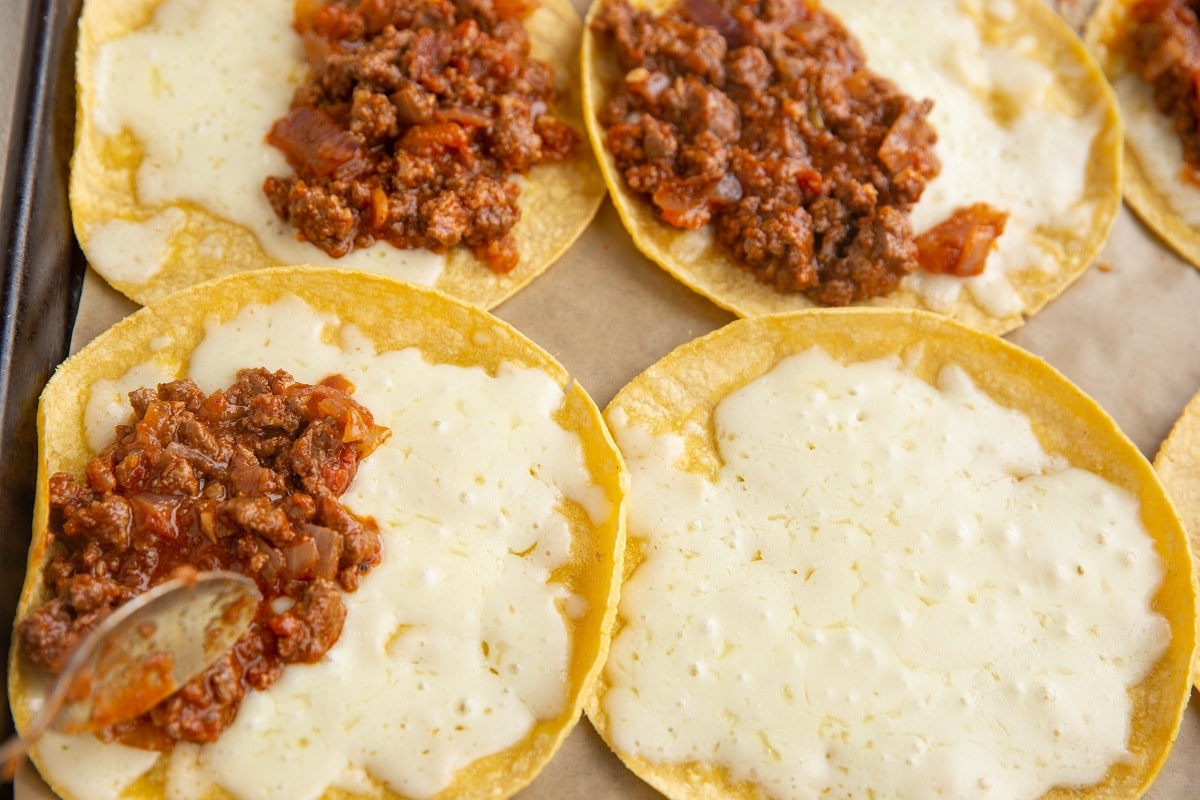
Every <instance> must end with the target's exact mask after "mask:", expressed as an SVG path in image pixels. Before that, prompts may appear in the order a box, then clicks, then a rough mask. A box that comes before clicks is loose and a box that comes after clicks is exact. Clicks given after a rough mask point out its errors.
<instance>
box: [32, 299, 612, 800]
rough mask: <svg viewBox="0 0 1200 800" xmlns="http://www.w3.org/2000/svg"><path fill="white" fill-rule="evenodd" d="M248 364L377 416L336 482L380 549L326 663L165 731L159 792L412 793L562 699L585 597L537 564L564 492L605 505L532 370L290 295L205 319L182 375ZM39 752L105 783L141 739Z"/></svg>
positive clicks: (551, 389) (228, 377) (92, 794)
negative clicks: (460, 363) (218, 719)
mask: <svg viewBox="0 0 1200 800" xmlns="http://www.w3.org/2000/svg"><path fill="white" fill-rule="evenodd" d="M331 334H336V335H331ZM245 365H267V366H269V368H271V369H285V370H288V371H289V372H291V373H292V374H293V375H294V376H295V377H296V378H297V379H298V380H301V381H306V382H315V381H318V380H320V379H321V378H323V377H325V376H326V375H329V374H331V373H341V374H343V375H345V376H346V377H348V378H349V379H350V380H351V381H352V382H353V383H354V384H355V386H356V387H357V391H356V393H355V398H356V399H358V400H359V401H360V402H362V403H363V404H364V405H366V406H367V407H368V408H369V409H371V411H372V412H373V414H374V415H375V418H376V421H377V422H378V423H379V424H382V425H386V426H388V427H389V428H390V429H391V431H392V435H391V438H390V439H388V441H387V442H385V443H384V445H382V446H381V447H379V448H378V449H377V450H376V451H375V452H374V453H372V454H371V456H370V457H369V458H367V459H366V460H365V461H364V462H363V463H362V464H361V466H360V468H359V471H358V474H357V476H356V478H355V480H354V483H353V485H352V486H351V488H350V490H349V491H348V492H347V494H346V495H345V497H344V500H345V502H346V504H347V506H349V507H350V508H351V509H352V510H353V511H355V512H356V513H359V514H365V515H369V516H371V517H373V518H374V519H375V520H376V521H377V522H378V523H379V527H380V531H381V534H382V538H383V547H384V557H383V562H382V564H381V565H380V566H379V567H378V568H376V569H375V570H374V571H373V572H372V573H371V574H370V575H369V576H368V577H367V578H366V579H365V580H364V581H363V583H362V586H361V587H360V588H359V590H358V591H357V592H355V593H353V594H347V595H345V596H344V598H345V601H346V605H347V608H348V613H347V617H346V623H345V627H344V629H343V632H342V635H341V638H340V639H339V640H338V642H337V644H336V645H335V646H334V647H333V648H332V649H331V650H330V651H329V652H328V653H327V655H326V656H325V658H324V659H323V660H322V661H321V662H320V663H318V664H315V665H311V666H310V665H293V666H290V667H288V668H287V669H286V670H285V672H284V675H283V677H282V678H281V679H280V680H279V681H278V682H276V683H275V684H274V685H272V686H271V687H270V688H269V689H268V690H267V691H265V692H252V693H250V694H249V695H248V696H247V698H246V700H245V702H244V703H243V705H242V707H241V710H240V712H239V714H238V717H237V720H236V721H235V723H234V724H233V726H232V727H230V728H229V729H228V730H226V731H225V732H224V733H223V734H222V736H221V738H220V739H219V741H218V742H217V743H216V744H213V745H206V746H203V747H182V748H179V749H177V751H176V752H175V754H174V756H173V757H172V758H171V762H170V768H169V770H168V779H169V780H168V791H169V793H170V796H171V797H173V798H188V797H195V796H199V795H201V794H202V793H203V792H204V790H205V789H206V787H207V786H209V785H210V784H217V785H219V786H221V787H222V788H224V789H225V790H227V791H228V792H230V793H231V794H232V795H233V796H235V797H237V798H243V799H244V800H257V799H260V798H261V799H262V800H267V798H280V797H286V798H289V800H304V799H305V798H315V797H319V796H320V795H321V794H322V793H323V792H324V791H325V790H326V789H327V788H329V787H331V786H340V787H345V788H352V789H353V788H358V789H360V790H362V789H363V787H364V786H365V785H369V784H368V783H367V778H366V775H367V774H369V775H371V776H373V777H374V778H375V779H376V780H378V781H382V782H384V783H386V784H388V785H389V786H390V787H391V788H392V789H393V790H394V791H396V792H399V793H401V794H403V795H405V796H408V797H414V798H420V797H427V796H430V795H432V794H435V793H436V792H438V791H439V790H441V789H442V788H444V787H445V786H446V785H447V784H448V782H449V781H450V780H451V779H452V777H453V775H454V773H455V771H456V770H458V769H460V768H461V767H464V766H466V765H468V764H470V763H472V762H474V761H475V760H476V759H478V758H480V757H482V756H485V755H488V754H490V753H494V752H497V751H499V750H501V749H503V748H505V747H508V746H510V745H512V744H514V743H516V742H518V741H520V740H521V739H522V738H523V737H524V736H525V735H526V734H527V733H528V731H529V730H530V727H531V726H532V725H533V724H534V723H535V721H537V720H539V719H545V718H549V717H552V716H554V715H555V714H557V713H559V712H560V711H561V709H562V708H563V707H564V705H563V704H564V703H565V702H566V671H567V668H568V661H569V659H570V656H571V645H570V641H569V639H568V632H567V628H566V623H565V620H564V617H565V616H569V615H571V614H577V613H579V611H580V608H581V604H582V603H584V602H585V601H584V600H583V598H580V597H576V596H573V595H571V594H570V593H569V592H568V591H567V590H566V589H565V587H564V586H563V585H561V584H559V583H557V582H554V581H552V580H551V579H550V575H551V573H552V571H553V570H554V569H556V568H557V567H559V566H561V565H563V564H565V563H566V561H567V559H568V557H569V551H570V545H571V541H570V530H569V527H568V523H567V520H566V518H565V517H564V516H563V513H562V509H563V503H564V499H570V500H573V501H575V502H578V503H580V504H581V505H582V506H583V508H584V509H585V510H586V511H587V512H588V513H589V514H591V515H592V516H593V519H594V520H595V521H597V522H599V521H601V520H602V519H604V518H605V517H607V515H608V514H609V513H610V509H609V508H608V504H607V501H606V499H605V497H604V495H603V493H602V492H601V491H600V490H599V489H598V488H597V487H595V486H594V484H593V483H592V482H591V480H590V476H589V473H588V472H587V470H586V468H585V466H584V464H583V454H582V446H581V443H580V441H579V439H578V437H577V436H576V435H575V434H573V433H571V432H569V431H566V430H564V429H563V428H562V427H560V426H559V425H558V424H557V423H556V422H555V421H554V419H553V416H552V415H553V414H554V413H555V411H556V410H557V409H558V408H559V407H560V405H561V403H562V400H563V391H562V389H561V388H560V387H559V386H558V385H557V384H556V383H555V382H554V380H553V379H552V378H551V377H550V376H548V375H547V374H546V373H544V372H542V371H540V370H535V369H518V368H515V367H511V368H509V367H506V368H502V369H501V371H500V373H499V374H497V375H496V376H495V377H491V376H489V375H487V374H486V373H485V372H484V371H483V370H482V369H479V368H463V367H456V366H449V365H444V364H430V363H428V362H427V361H425V359H424V358H423V357H422V354H421V353H420V352H419V351H418V350H415V349H406V350H399V351H389V352H376V349H375V347H374V346H373V345H372V343H371V342H370V341H369V340H368V339H367V338H366V337H364V336H363V335H362V334H361V333H360V332H359V331H358V330H357V329H356V328H355V327H354V326H353V325H351V324H340V323H339V320H337V319H336V318H334V317H331V316H328V315H320V314H317V313H316V312H314V311H313V310H312V309H311V308H309V307H308V306H307V305H305V304H304V303H303V302H301V301H300V300H298V299H296V298H294V297H293V298H289V299H284V300H280V301H279V302H277V303H275V304H273V305H271V306H254V305H252V306H247V307H246V308H244V309H243V310H242V311H241V312H240V314H239V315H238V316H237V317H236V318H234V319H233V320H231V321H229V322H227V323H224V324H212V325H210V326H209V327H208V328H207V330H206V334H205V337H204V340H203V341H202V343H201V344H200V346H199V347H198V348H197V349H196V351H195V353H194V355H193V357H192V360H191V364H190V368H189V374H190V375H191V376H192V377H193V378H194V379H195V380H196V381H197V383H199V384H200V386H201V388H203V389H204V390H205V391H206V392H211V391H213V390H215V389H217V388H221V387H224V386H227V385H228V384H229V383H230V382H231V381H232V380H233V377H234V372H235V370H236V368H237V366H245ZM137 369H138V368H135V370H133V371H131V372H137ZM131 377H139V375H132V376H131ZM116 383H117V384H118V385H120V386H126V385H129V384H130V380H127V379H122V380H121V381H118V382H116ZM112 389H113V387H106V388H105V391H104V401H103V403H101V404H100V405H101V406H102V407H103V406H107V405H108V404H109V403H110V402H111V398H110V395H111V394H112ZM102 416H105V417H107V416H108V414H107V413H106V414H104V415H102ZM41 752H42V754H43V756H44V757H47V760H46V765H47V767H48V771H49V772H51V774H52V779H53V780H58V779H59V777H60V776H70V775H74V774H79V775H82V776H85V777H87V776H92V775H93V774H95V775H104V776H106V777H105V779H104V780H103V781H99V780H97V781H91V778H90V777H89V778H88V780H87V781H84V783H86V784H87V786H83V787H79V791H77V792H76V795H77V796H78V797H79V798H80V799H81V800H100V798H107V797H111V796H113V795H114V794H115V792H114V791H110V788H111V787H117V789H116V791H119V788H120V786H122V785H125V784H127V783H128V782H130V781H132V780H134V779H136V777H137V776H138V775H140V774H141V773H142V772H144V771H145V769H146V767H147V754H146V753H144V752H141V751H137V750H132V749H129V748H124V747H120V746H107V747H99V748H97V747H96V744H95V742H94V740H92V739H91V738H90V737H82V738H75V739H68V738H64V737H52V738H51V739H50V740H48V742H47V744H46V745H44V746H43V747H42V749H41ZM150 760H153V754H151V757H150ZM81 763H85V764H86V765H87V767H86V769H83V768H81ZM94 770H95V771H96V772H93V771H94ZM122 780H123V781H124V784H123V783H122ZM106 787H107V788H106Z"/></svg>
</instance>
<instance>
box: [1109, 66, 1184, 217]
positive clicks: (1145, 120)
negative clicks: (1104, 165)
mask: <svg viewBox="0 0 1200 800" xmlns="http://www.w3.org/2000/svg"><path fill="white" fill-rule="evenodd" d="M1113 89H1114V90H1115V91H1116V93H1117V97H1118V98H1120V103H1121V111H1122V112H1123V113H1124V117H1125V137H1126V141H1128V143H1129V147H1130V149H1132V150H1133V151H1134V152H1135V153H1136V154H1137V159H1138V162H1139V163H1140V164H1141V165H1142V169H1144V170H1145V171H1146V177H1147V178H1148V179H1149V182H1150V183H1151V184H1152V185H1153V186H1154V189H1155V190H1156V191H1158V192H1160V193H1161V194H1162V196H1163V199H1164V200H1166V202H1167V205H1168V206H1170V208H1171V210H1172V211H1174V212H1175V213H1176V214H1178V215H1179V216H1180V218H1181V219H1183V221H1184V222H1186V223H1188V224H1189V225H1191V226H1193V227H1200V191H1198V190H1197V189H1196V187H1195V186H1192V185H1191V184H1189V183H1187V182H1185V181H1184V180H1182V179H1181V178H1180V171H1181V170H1182V169H1183V145H1182V144H1180V143H1179V137H1178V136H1176V135H1175V131H1173V130H1172V129H1171V122H1170V120H1169V119H1168V118H1167V116H1166V115H1165V114H1162V113H1161V112H1160V111H1159V110H1158V108H1157V107H1156V106H1155V105H1154V94H1153V92H1152V91H1151V89H1150V87H1149V86H1148V85H1147V84H1146V83H1145V82H1144V81H1142V80H1140V79H1139V78H1138V77H1137V76H1136V75H1123V76H1121V77H1119V78H1117V79H1116V80H1115V81H1113Z"/></svg>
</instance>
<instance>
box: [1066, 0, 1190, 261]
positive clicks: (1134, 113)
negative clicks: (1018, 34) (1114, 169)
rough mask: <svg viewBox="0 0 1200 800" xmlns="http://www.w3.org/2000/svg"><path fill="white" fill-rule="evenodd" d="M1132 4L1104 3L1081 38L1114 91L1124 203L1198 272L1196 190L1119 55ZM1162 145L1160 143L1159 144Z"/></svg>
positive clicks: (1167, 129) (1121, 0) (1167, 125)
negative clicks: (1120, 121)
mask: <svg viewBox="0 0 1200 800" xmlns="http://www.w3.org/2000/svg"><path fill="white" fill-rule="evenodd" d="M1133 2H1134V0H1104V2H1101V3H1100V4H1099V5H1098V6H1097V8H1096V10H1095V12H1094V13H1093V14H1092V16H1091V17H1090V18H1089V19H1088V22H1087V26H1086V27H1085V28H1084V39H1085V41H1086V42H1087V44H1088V47H1090V48H1091V50H1092V52H1093V53H1095V54H1096V58H1097V59H1098V60H1099V61H1100V64H1101V67H1102V68H1103V69H1104V72H1105V74H1106V75H1107V76H1108V79H1109V81H1111V82H1112V83H1113V84H1114V85H1115V86H1118V92H1117V97H1118V101H1119V103H1120V107H1121V114H1122V115H1123V116H1124V118H1125V184H1124V192H1125V200H1126V202H1128V203H1129V207H1130V208H1131V209H1133V211H1134V212H1135V213H1136V214H1137V215H1138V217H1140V218H1141V220H1142V221H1143V222H1145V223H1146V225H1147V227H1149V228H1150V229H1151V230H1152V231H1153V232H1154V233H1156V234H1157V235H1158V236H1159V237H1160V238H1161V239H1162V241H1163V242H1164V243H1165V244H1166V245H1167V246H1168V247H1170V248H1171V249H1173V250H1174V251H1175V252H1176V253H1178V254H1179V255H1180V256H1181V257H1182V258H1183V259H1184V260H1186V261H1187V262H1189V263H1190V264H1192V265H1193V266H1195V267H1198V268H1200V211H1197V209H1198V208H1200V188H1197V187H1196V186H1193V185H1190V184H1188V183H1186V182H1184V181H1183V180H1182V178H1181V177H1180V174H1181V172H1182V169H1183V156H1182V150H1181V148H1180V147H1179V146H1178V145H1177V144H1176V143H1175V141H1174V140H1175V133H1174V131H1173V130H1172V129H1171V122H1170V120H1169V119H1168V118H1167V117H1166V116H1164V115H1163V114H1161V113H1159V112H1158V109H1157V108H1155V106H1154V104H1153V102H1152V100H1151V95H1150V89H1149V87H1148V86H1147V85H1146V84H1144V83H1143V82H1142V81H1141V80H1140V79H1139V78H1138V77H1137V75H1136V73H1134V72H1132V71H1131V70H1130V68H1129V64H1128V63H1127V59H1126V57H1125V55H1124V53H1122V51H1121V47H1122V41H1123V40H1124V37H1125V30H1126V28H1127V26H1128V25H1129V21H1130V18H1129V9H1130V7H1131V6H1132V5H1133ZM1164 140H1165V141H1164Z"/></svg>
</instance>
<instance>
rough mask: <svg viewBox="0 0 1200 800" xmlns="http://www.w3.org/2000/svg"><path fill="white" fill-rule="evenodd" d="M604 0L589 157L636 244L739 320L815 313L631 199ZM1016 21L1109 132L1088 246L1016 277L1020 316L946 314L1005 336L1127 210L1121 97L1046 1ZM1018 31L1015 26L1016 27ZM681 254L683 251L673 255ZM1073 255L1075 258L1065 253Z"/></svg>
mask: <svg viewBox="0 0 1200 800" xmlns="http://www.w3.org/2000/svg"><path fill="white" fill-rule="evenodd" d="M601 2H602V0H592V4H591V6H590V7H589V9H588V12H587V14H586V15H585V16H584V30H583V47H582V50H581V54H580V57H581V59H582V61H583V99H584V105H583V115H584V123H585V124H586V126H587V130H588V135H589V136H590V137H591V140H592V150H593V152H595V153H596V156H597V158H598V159H599V160H600V165H601V170H602V172H603V174H604V179H605V181H606V182H607V184H608V193H609V196H610V197H611V198H612V200H613V204H614V206H615V207H616V210H617V213H618V215H619V216H620V218H621V222H622V224H623V225H624V227H625V229H626V231H628V232H629V235H630V237H631V238H632V240H633V242H634V245H635V246H636V247H637V248H638V250H640V251H641V252H642V253H643V254H644V255H645V256H646V257H647V258H649V259H650V260H651V261H653V262H655V263H656V264H658V265H659V266H660V267H662V268H663V269H664V270H666V271H667V272H668V273H670V274H671V275H672V276H673V277H675V279H676V280H678V281H680V282H681V283H683V284H685V285H686V286H688V287H689V288H691V289H692V290H693V291H695V292H697V293H699V294H701V295H703V296H705V297H707V298H708V299H709V300H711V301H712V302H714V303H716V304H717V305H718V306H721V307H722V308H724V309H726V310H728V311H731V312H733V313H734V314H737V315H738V316H741V317H750V316H757V315H760V314H776V313H785V312H789V311H798V310H803V309H806V308H816V307H817V306H815V305H814V304H813V303H812V302H811V301H809V300H807V299H806V298H805V297H804V296H803V295H799V294H788V295H785V294H781V293H779V292H776V291H775V290H774V289H772V288H770V287H768V286H765V285H763V284H761V283H759V282H758V281H757V280H755V278H754V277H753V276H752V275H750V274H749V272H747V271H745V270H743V269H741V268H740V267H739V266H738V265H737V264H736V263H735V262H734V261H733V259H732V258H731V257H730V256H728V255H727V254H726V253H725V252H724V250H723V249H722V248H721V247H720V245H719V244H718V243H716V242H715V240H711V239H710V241H709V243H708V244H707V245H706V246H704V247H703V248H702V249H700V250H698V249H697V248H695V247H689V246H686V245H683V244H682V242H683V239H684V238H685V236H686V233H685V232H682V231H679V230H678V229H676V228H673V227H671V226H669V225H667V224H666V223H664V222H662V221H661V220H659V219H658V217H657V215H656V214H655V213H654V211H653V209H651V208H650V206H649V205H648V204H647V203H645V202H644V201H642V200H641V199H639V198H638V197H636V196H635V195H633V194H632V193H631V192H630V191H629V190H628V189H627V188H626V187H625V185H624V181H623V180H622V178H621V176H620V174H619V173H618V172H617V170H616V167H615V162H614V159H613V158H612V155H611V154H610V153H609V152H608V150H607V148H606V146H605V143H604V131H603V130H602V129H601V127H600V125H599V123H598V122H597V121H596V113H597V111H598V110H599V109H601V108H603V106H604V103H605V101H606V99H607V96H608V92H607V90H606V87H605V83H606V81H608V80H609V79H610V78H611V76H613V74H614V70H615V65H614V64H612V63H610V62H609V61H608V60H607V59H605V58H604V54H603V48H602V47H601V46H600V44H599V42H598V41H597V37H596V36H595V34H593V33H592V29H591V23H592V21H593V20H594V18H595V16H596V14H597V11H598V8H599V6H600V4H601ZM634 5H635V6H636V7H642V8H654V9H659V10H661V9H664V8H666V7H668V6H670V5H671V0H638V1H635V2H634ZM1014 6H1015V10H1014V12H1013V17H1014V19H1016V20H1020V21H1023V22H1025V23H1026V24H1027V25H1028V26H1029V33H1030V34H1031V35H1035V36H1037V38H1038V39H1039V40H1041V41H1043V42H1045V43H1048V44H1047V47H1048V48H1049V55H1055V54H1057V55H1058V57H1059V59H1060V60H1061V59H1069V60H1070V61H1071V62H1072V63H1073V66H1075V67H1076V68H1077V69H1078V70H1079V71H1080V75H1081V80H1082V82H1083V83H1085V84H1086V86H1087V87H1088V89H1089V90H1090V91H1091V92H1093V93H1094V94H1095V97H1094V98H1093V99H1094V102H1095V103H1096V104H1098V105H1101V106H1103V108H1104V113H1103V124H1102V127H1101V130H1100V131H1099V132H1098V134H1097V135H1096V138H1095V140H1094V141H1093V143H1092V151H1093V153H1092V157H1091V158H1090V159H1089V167H1088V169H1089V172H1090V173H1091V175H1090V178H1089V181H1090V186H1089V187H1088V190H1087V192H1086V193H1085V194H1086V195H1094V196H1097V200H1096V209H1095V213H1094V214H1093V215H1092V220H1093V224H1092V228H1091V230H1090V231H1089V232H1088V235H1087V236H1085V237H1083V238H1075V237H1071V238H1070V239H1068V240H1064V241H1058V244H1059V248H1060V250H1062V251H1063V252H1062V254H1061V258H1059V259H1058V264H1059V270H1058V272H1057V273H1055V274H1054V275H1052V276H1046V275H1045V274H1044V273H1042V272H1041V271H1040V270H1037V269H1028V270H1024V271H1021V272H1017V273H1013V274H1012V275H1011V276H1010V277H1011V279H1012V280H1013V282H1014V288H1015V290H1016V292H1017V293H1018V295H1019V296H1020V298H1021V300H1022V303H1023V306H1024V307H1023V309H1022V310H1021V311H1020V312H1018V313H1015V314H1010V315H1006V316H1003V317H996V316H993V315H992V314H990V313H988V312H987V311H986V310H985V309H984V308H983V307H982V306H980V305H979V304H978V303H976V302H975V301H974V300H972V299H971V298H970V297H969V296H967V293H966V292H965V291H964V292H962V293H960V296H959V298H958V300H957V301H955V303H954V304H953V305H952V307H951V308H950V309H949V310H948V311H946V312H938V313H945V314H946V315H947V316H950V317H952V318H954V319H957V320H958V321H960V322H963V323H965V324H967V325H970V326H971V327H973V328H978V329H980V330H985V331H989V332H992V333H997V334H1002V333H1007V332H1009V331H1012V330H1015V329H1016V328H1019V327H1020V326H1022V325H1023V324H1024V323H1025V321H1026V319H1028V318H1029V317H1031V316H1033V315H1034V314H1036V313H1037V312H1038V311H1040V310H1041V309H1042V308H1043V307H1045V305H1046V304H1047V303H1049V302H1050V301H1051V300H1053V299H1055V298H1056V297H1058V296H1059V295H1060V294H1062V293H1063V292H1064V291H1066V289H1067V288H1068V287H1069V286H1070V285H1071V284H1073V283H1074V282H1075V280H1077V279H1078V278H1079V277H1080V276H1081V275H1082V274H1083V273H1084V272H1085V271H1086V270H1087V269H1088V267H1089V266H1091V264H1092V263H1093V262H1094V261H1095V259H1096V258H1097V256H1099V254H1100V251H1101V250H1102V249H1103V247H1104V244H1105V242H1106V241H1107V240H1108V235H1109V232H1110V231H1111V229H1112V226H1113V224H1114V223H1115V221H1116V217H1117V212H1118V211H1119V210H1120V206H1121V185H1122V173H1123V169H1124V153H1123V151H1122V148H1121V142H1122V139H1123V126H1122V121H1121V116H1120V113H1119V111H1118V108H1117V101H1116V96H1115V95H1114V93H1113V91H1112V87H1111V86H1109V84H1108V82H1107V80H1106V79H1105V77H1104V73H1103V71H1102V70H1101V69H1100V66H1099V64H1098V63H1097V62H1096V60H1095V58H1093V56H1092V54H1091V53H1090V52H1089V51H1088V49H1087V48H1086V47H1085V46H1084V44H1083V42H1082V41H1081V40H1080V39H1079V37H1078V36H1077V35H1076V34H1075V32H1074V31H1073V30H1072V29H1071V27H1070V26H1069V25H1067V23H1066V22H1065V21H1064V20H1063V19H1062V18H1061V17H1060V16H1059V15H1058V14H1057V13H1055V12H1054V11H1053V10H1052V9H1050V8H1049V7H1048V6H1047V5H1046V4H1045V3H1044V2H1041V0H1014ZM1014 24H1015V23H1014ZM676 248H681V249H679V250H677V251H676V252H672V251H673V250H675V249H676ZM1068 251H1070V252H1068ZM852 305H854V306H856V307H873V308H899V309H904V308H912V309H919V310H920V309H925V308H926V306H925V304H924V302H923V301H922V299H921V298H920V296H919V295H917V294H916V293H914V292H912V291H908V290H903V289H902V290H897V291H895V292H893V293H892V294H890V295H888V296H887V297H883V298H873V299H870V300H866V301H858V302H856V303H854V304H852Z"/></svg>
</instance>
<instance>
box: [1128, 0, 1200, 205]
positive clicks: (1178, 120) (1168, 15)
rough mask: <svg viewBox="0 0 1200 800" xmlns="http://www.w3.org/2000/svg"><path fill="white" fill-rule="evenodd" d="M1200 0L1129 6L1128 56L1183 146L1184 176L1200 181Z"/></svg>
mask: <svg viewBox="0 0 1200 800" xmlns="http://www.w3.org/2000/svg"><path fill="white" fill-rule="evenodd" d="M1197 15H1200V1H1198V0H1140V2H1137V3H1134V4H1133V6H1131V7H1130V9H1129V18H1130V23H1131V24H1130V28H1129V33H1128V47H1127V55H1128V57H1129V60H1130V63H1131V66H1132V68H1133V70H1134V71H1135V72H1136V73H1137V74H1138V75H1140V76H1141V78H1142V80H1144V81H1146V82H1147V83H1148V84H1150V86H1151V88H1153V90H1154V103H1155V105H1156V106H1157V107H1158V110H1159V111H1161V112H1162V113H1163V114H1165V115H1166V116H1167V117H1169V118H1170V119H1171V125H1172V127H1173V128H1174V130H1175V134H1176V135H1177V136H1178V137H1179V141H1180V143H1181V144H1182V145H1183V161H1184V170H1183V176H1184V178H1185V179H1186V180H1189V181H1191V182H1192V183H1195V184H1197V185H1200V88H1198V87H1200V22H1197Z"/></svg>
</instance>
